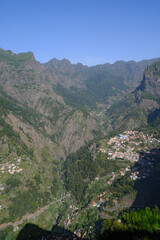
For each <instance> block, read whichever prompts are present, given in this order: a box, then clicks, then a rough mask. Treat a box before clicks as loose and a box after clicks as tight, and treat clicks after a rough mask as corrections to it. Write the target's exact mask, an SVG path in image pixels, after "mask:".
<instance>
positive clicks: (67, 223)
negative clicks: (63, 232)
mask: <svg viewBox="0 0 160 240" xmlns="http://www.w3.org/2000/svg"><path fill="white" fill-rule="evenodd" d="M69 207H70V208H71V209H72V210H71V212H70V213H68V215H67V220H66V226H68V225H69V224H70V223H71V220H72V218H73V217H75V216H77V215H78V214H79V211H78V209H79V208H77V207H75V206H74V205H73V204H72V205H70V206H69Z"/></svg>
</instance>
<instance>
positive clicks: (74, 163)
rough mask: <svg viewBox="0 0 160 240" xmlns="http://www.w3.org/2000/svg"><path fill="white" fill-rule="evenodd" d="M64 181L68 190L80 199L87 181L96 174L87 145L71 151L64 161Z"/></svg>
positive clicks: (94, 163) (95, 167) (94, 164)
mask: <svg viewBox="0 0 160 240" xmlns="http://www.w3.org/2000/svg"><path fill="white" fill-rule="evenodd" d="M64 170H65V172H64V181H65V186H66V189H67V190H68V191H71V192H72V194H73V195H74V197H75V198H76V199H77V200H78V201H80V200H82V197H83V194H84V193H85V191H86V189H87V186H88V183H89V182H90V181H91V180H92V179H93V178H95V177H96V175H97V165H96V162H95V161H94V160H93V157H92V156H91V153H90V152H89V147H88V146H85V147H81V148H80V150H78V151H77V152H76V153H71V154H70V155H69V156H68V157H67V159H66V161H65V163H64Z"/></svg>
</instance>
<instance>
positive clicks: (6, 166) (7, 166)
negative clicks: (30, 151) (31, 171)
mask: <svg viewBox="0 0 160 240" xmlns="http://www.w3.org/2000/svg"><path fill="white" fill-rule="evenodd" d="M20 164H21V157H19V158H18V159H16V158H15V159H14V163H13V161H8V162H5V163H1V164H0V173H2V174H4V173H9V174H11V175H13V174H14V173H20V172H21V171H22V170H23V169H22V168H20V166H19V165H20Z"/></svg>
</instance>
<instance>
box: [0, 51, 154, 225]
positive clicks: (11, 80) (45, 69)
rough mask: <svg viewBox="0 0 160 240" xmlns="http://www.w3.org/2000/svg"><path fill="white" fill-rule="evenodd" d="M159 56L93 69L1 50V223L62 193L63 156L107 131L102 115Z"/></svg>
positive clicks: (15, 218) (138, 79) (18, 217)
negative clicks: (98, 118)
mask: <svg viewBox="0 0 160 240" xmlns="http://www.w3.org/2000/svg"><path fill="white" fill-rule="evenodd" d="M154 61H155V60H150V61H144V62H140V63H135V62H130V63H125V62H117V63H115V64H113V65H110V64H105V65H99V66H95V67H91V68H89V67H87V66H83V65H82V64H76V65H74V64H71V63H70V62H69V61H68V60H66V59H64V60H62V61H58V60H56V59H53V60H51V61H50V62H48V63H46V64H40V63H39V62H37V61H36V60H35V58H34V56H33V54H32V53H31V52H28V53H21V54H14V53H12V52H11V51H4V50H2V49H0V167H1V172H0V178H1V179H0V180H1V183H0V184H2V187H1V188H2V194H1V199H0V208H1V216H0V221H1V223H2V222H7V221H9V220H12V221H13V220H14V221H15V220H17V219H20V218H21V217H22V216H23V215H25V214H27V213H31V212H34V211H36V209H37V208H40V207H43V206H45V205H46V204H49V203H50V202H52V201H53V200H55V198H60V196H61V193H62V190H63V180H62V178H61V175H62V173H61V167H62V162H63V160H64V159H65V158H66V157H67V156H68V155H69V153H72V152H76V151H77V150H78V149H79V148H80V147H81V146H83V145H84V144H85V143H86V142H88V141H90V140H93V139H94V138H95V136H98V134H99V135H102V132H105V131H103V128H102V126H101V125H100V124H99V122H97V118H96V113H97V112H98V114H99V112H100V111H102V110H104V109H106V108H108V107H109V106H110V104H112V103H113V102H119V101H120V99H122V97H123V96H124V95H126V94H127V93H128V92H130V91H131V90H133V89H134V88H135V86H137V85H138V83H139V82H140V79H141V75H142V70H143V69H144V67H145V66H147V65H148V63H150V62H154ZM134 73H135V74H134ZM130 75H131V76H132V75H133V76H134V77H133V78H132V77H130ZM135 104H137V103H135ZM91 179H92V178H91ZM85 180H86V181H87V179H85ZM24 199H25V200H24ZM26 205H27V207H26Z"/></svg>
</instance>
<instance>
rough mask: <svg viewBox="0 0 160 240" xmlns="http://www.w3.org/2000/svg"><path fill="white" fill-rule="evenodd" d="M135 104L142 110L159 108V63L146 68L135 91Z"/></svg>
mask: <svg viewBox="0 0 160 240" xmlns="http://www.w3.org/2000/svg"><path fill="white" fill-rule="evenodd" d="M135 98H136V102H137V103H138V104H139V105H140V106H141V107H143V108H148V109H152V108H159V99H160V61H158V62H156V63H155V64H152V65H151V66H148V67H147V69H146V70H145V72H144V75H143V80H142V82H141V84H140V86H139V87H138V88H137V89H136V91H135Z"/></svg>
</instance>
